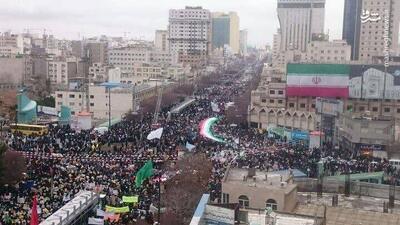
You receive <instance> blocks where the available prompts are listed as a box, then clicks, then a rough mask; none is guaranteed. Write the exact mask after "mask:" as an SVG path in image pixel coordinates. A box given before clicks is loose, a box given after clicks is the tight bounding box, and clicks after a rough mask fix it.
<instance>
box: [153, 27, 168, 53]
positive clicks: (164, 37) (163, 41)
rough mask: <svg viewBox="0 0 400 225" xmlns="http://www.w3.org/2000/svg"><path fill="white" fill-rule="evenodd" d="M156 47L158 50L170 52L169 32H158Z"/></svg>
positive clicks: (155, 41)
mask: <svg viewBox="0 0 400 225" xmlns="http://www.w3.org/2000/svg"><path fill="white" fill-rule="evenodd" d="M154 45H155V47H156V49H157V50H160V51H169V45H168V31H167V30H156V38H155V40H154Z"/></svg>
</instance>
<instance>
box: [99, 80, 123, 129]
mask: <svg viewBox="0 0 400 225" xmlns="http://www.w3.org/2000/svg"><path fill="white" fill-rule="evenodd" d="M100 86H103V87H105V88H106V90H108V129H110V127H111V88H115V87H120V86H121V84H120V83H111V82H105V83H102V84H100Z"/></svg>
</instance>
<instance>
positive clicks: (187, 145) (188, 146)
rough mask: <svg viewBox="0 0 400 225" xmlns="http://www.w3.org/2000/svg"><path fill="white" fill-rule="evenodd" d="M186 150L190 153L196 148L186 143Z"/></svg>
mask: <svg viewBox="0 0 400 225" xmlns="http://www.w3.org/2000/svg"><path fill="white" fill-rule="evenodd" d="M185 147H186V149H187V150H188V151H189V152H191V151H192V150H193V149H194V148H196V146H195V145H192V144H190V143H189V142H188V141H187V142H186V146H185Z"/></svg>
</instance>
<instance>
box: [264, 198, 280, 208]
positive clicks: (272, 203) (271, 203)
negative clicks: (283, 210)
mask: <svg viewBox="0 0 400 225" xmlns="http://www.w3.org/2000/svg"><path fill="white" fill-rule="evenodd" d="M265 207H266V208H271V209H272V210H277V209H278V203H276V201H275V200H274V199H268V200H267V201H266V203H265Z"/></svg>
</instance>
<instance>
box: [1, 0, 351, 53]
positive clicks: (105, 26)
mask: <svg viewBox="0 0 400 225" xmlns="http://www.w3.org/2000/svg"><path fill="white" fill-rule="evenodd" d="M326 1H327V4H326V16H325V31H326V32H327V31H328V30H329V33H330V36H331V39H340V38H341V34H342V23H343V4H344V3H343V2H344V0H326ZM0 5H1V7H0V31H5V30H8V29H11V30H12V31H14V32H23V30H24V29H26V28H30V29H31V32H32V33H34V32H39V30H35V29H40V32H42V30H43V28H46V29H47V30H48V33H51V34H54V35H55V36H56V37H58V38H68V39H78V33H80V35H81V36H80V37H81V38H82V36H85V37H89V36H94V35H100V34H106V35H115V36H124V33H125V32H126V35H127V36H128V37H135V38H140V37H141V38H142V39H149V40H151V39H153V38H154V31H155V30H156V29H166V27H167V25H168V10H169V9H171V8H184V7H185V6H186V5H189V6H203V8H206V9H209V10H210V11H225V12H227V11H236V12H237V13H238V14H239V17H240V27H241V29H243V28H246V29H248V30H249V37H248V42H249V44H250V45H258V46H260V45H263V44H266V43H271V42H272V35H273V34H274V33H275V32H276V29H277V28H278V26H279V24H278V19H277V15H276V0H0Z"/></svg>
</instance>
